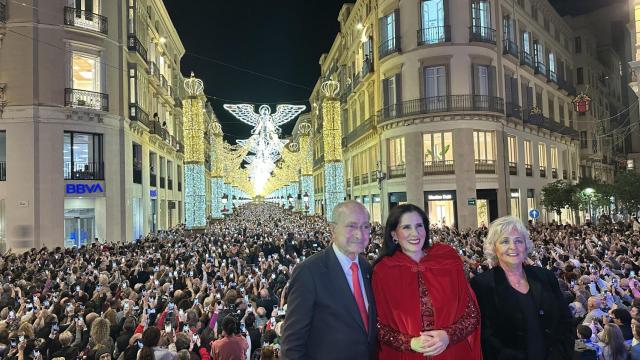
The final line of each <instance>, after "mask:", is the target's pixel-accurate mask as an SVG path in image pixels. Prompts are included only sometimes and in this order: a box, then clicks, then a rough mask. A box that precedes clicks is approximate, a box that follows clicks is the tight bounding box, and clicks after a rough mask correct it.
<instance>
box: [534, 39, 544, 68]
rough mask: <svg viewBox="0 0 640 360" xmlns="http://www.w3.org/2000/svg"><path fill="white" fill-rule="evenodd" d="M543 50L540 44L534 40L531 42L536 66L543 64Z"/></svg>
mask: <svg viewBox="0 0 640 360" xmlns="http://www.w3.org/2000/svg"><path fill="white" fill-rule="evenodd" d="M543 55H544V48H543V46H542V44H541V43H540V42H539V41H537V40H534V41H533V57H534V59H535V61H536V64H544V56H543Z"/></svg>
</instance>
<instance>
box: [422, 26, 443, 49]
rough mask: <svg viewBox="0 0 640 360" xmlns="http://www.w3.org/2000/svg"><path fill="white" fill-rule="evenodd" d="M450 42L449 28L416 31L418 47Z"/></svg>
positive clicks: (433, 27) (439, 27)
mask: <svg viewBox="0 0 640 360" xmlns="http://www.w3.org/2000/svg"><path fill="white" fill-rule="evenodd" d="M445 42H451V26H449V25H444V26H430V27H427V28H424V29H420V30H418V45H433V44H440V43H445Z"/></svg>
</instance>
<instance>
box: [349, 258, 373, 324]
mask: <svg viewBox="0 0 640 360" xmlns="http://www.w3.org/2000/svg"><path fill="white" fill-rule="evenodd" d="M351 282H352V283H353V296H355V298H356V304H358V310H359V311H360V316H361V317H362V322H363V323H364V328H365V329H366V331H367V332H369V315H368V314H367V307H366V306H365V305H364V297H363V296H362V288H361V287H360V277H359V276H358V264H357V263H355V262H352V263H351Z"/></svg>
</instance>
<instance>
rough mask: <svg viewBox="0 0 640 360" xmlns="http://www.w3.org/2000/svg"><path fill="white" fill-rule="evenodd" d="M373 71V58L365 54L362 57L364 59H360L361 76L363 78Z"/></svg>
mask: <svg viewBox="0 0 640 360" xmlns="http://www.w3.org/2000/svg"><path fill="white" fill-rule="evenodd" d="M372 72H373V59H372V58H371V56H369V55H366V56H365V57H364V60H363V61H362V71H361V74H362V77H363V78H364V77H365V76H367V75H369V73H372Z"/></svg>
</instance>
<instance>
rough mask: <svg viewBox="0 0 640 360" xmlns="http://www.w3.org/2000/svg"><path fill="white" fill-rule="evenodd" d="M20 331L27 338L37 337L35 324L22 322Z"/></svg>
mask: <svg viewBox="0 0 640 360" xmlns="http://www.w3.org/2000/svg"><path fill="white" fill-rule="evenodd" d="M18 331H22V332H23V333H24V336H25V337H26V338H27V339H33V338H34V337H35V333H34V331H33V325H31V324H30V323H28V322H23V323H22V324H20V327H19V328H18Z"/></svg>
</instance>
